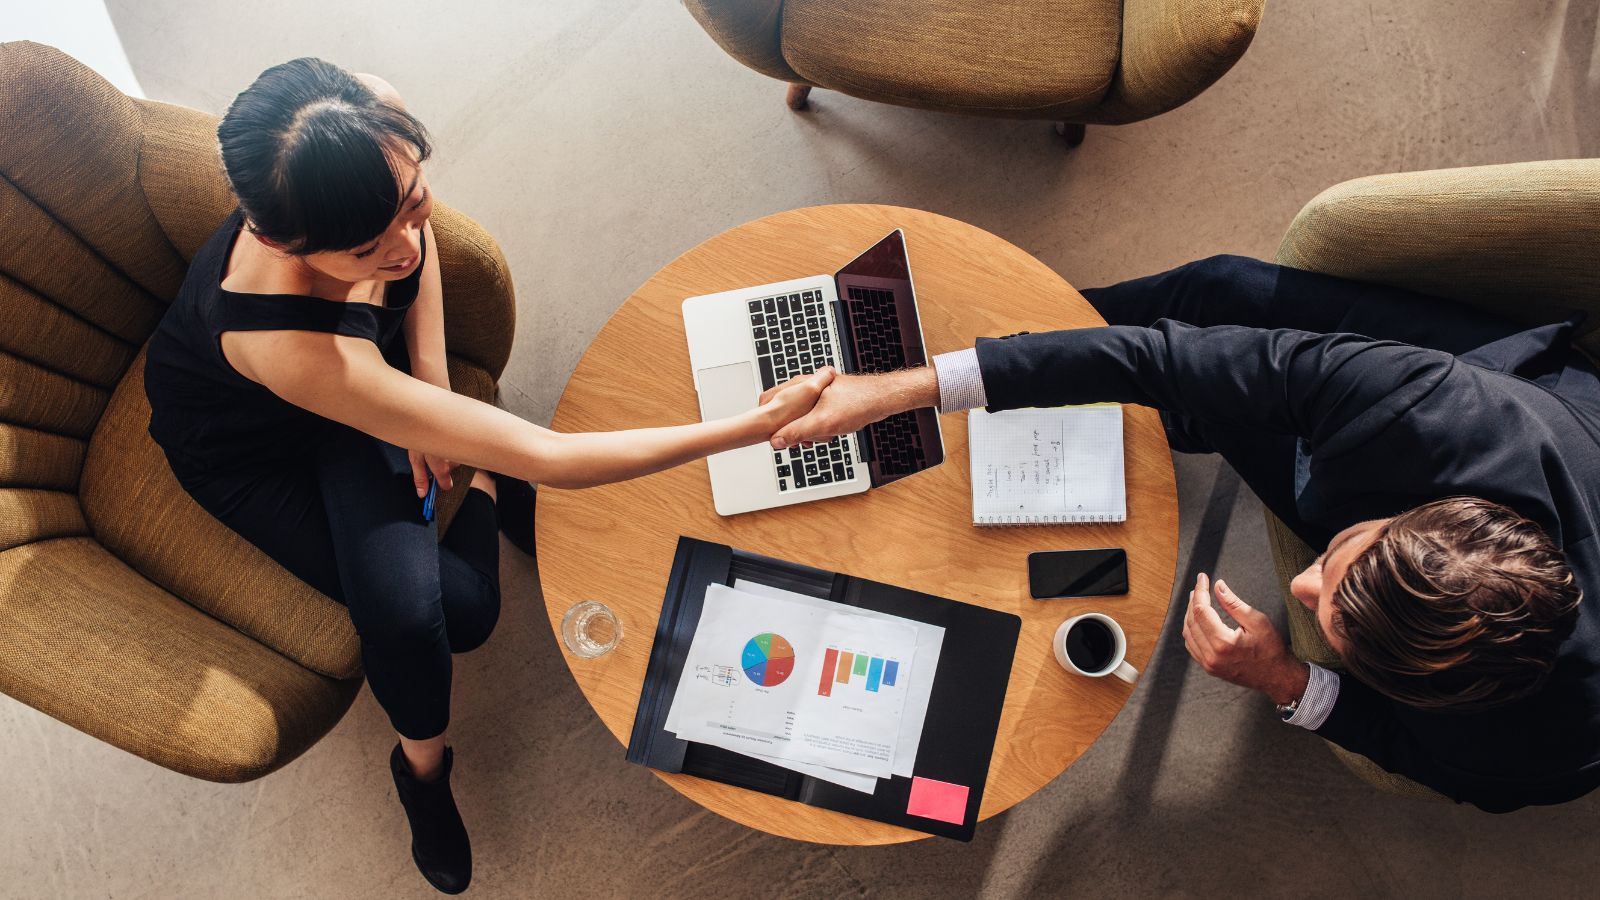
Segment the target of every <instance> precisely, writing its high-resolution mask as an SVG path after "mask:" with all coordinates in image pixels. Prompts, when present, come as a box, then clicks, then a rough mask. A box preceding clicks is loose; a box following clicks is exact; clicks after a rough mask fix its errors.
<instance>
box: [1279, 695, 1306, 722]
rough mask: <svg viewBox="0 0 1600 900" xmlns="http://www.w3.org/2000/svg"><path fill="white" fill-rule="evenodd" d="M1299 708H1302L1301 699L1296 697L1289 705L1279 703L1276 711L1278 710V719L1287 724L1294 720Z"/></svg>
mask: <svg viewBox="0 0 1600 900" xmlns="http://www.w3.org/2000/svg"><path fill="white" fill-rule="evenodd" d="M1299 708H1300V698H1298V697H1296V698H1295V699H1293V700H1290V701H1289V702H1288V703H1279V704H1278V705H1277V706H1276V709H1277V710H1278V718H1280V719H1282V720H1283V721H1285V722H1287V721H1289V720H1290V719H1292V718H1294V713H1295V710H1297V709H1299Z"/></svg>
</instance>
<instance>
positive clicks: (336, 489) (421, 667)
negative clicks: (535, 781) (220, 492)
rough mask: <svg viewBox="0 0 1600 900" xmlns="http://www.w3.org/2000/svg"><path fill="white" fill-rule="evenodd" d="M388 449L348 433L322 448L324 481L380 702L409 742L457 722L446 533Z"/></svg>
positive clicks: (348, 601)
mask: <svg viewBox="0 0 1600 900" xmlns="http://www.w3.org/2000/svg"><path fill="white" fill-rule="evenodd" d="M387 447H388V445H386V444H384V443H383V442H381V441H378V440H376V439H374V438H372V437H369V436H367V435H365V434H362V433H360V432H358V431H354V430H352V429H340V430H339V432H338V434H337V435H336V436H335V437H334V438H333V439H331V440H329V441H326V442H324V443H323V444H322V445H321V446H320V447H319V448H318V449H317V451H316V460H315V462H316V469H317V475H318V485H319V487H320V488H321V492H322V500H323V503H324V505H325V507H326V510H327V518H328V527H329V531H330V532H331V534H332V536H333V546H334V555H335V558H336V559H335V561H336V563H337V565H338V569H339V582H340V585H341V588H342V590H343V594H344V600H345V605H346V606H347V607H348V608H349V610H350V619H351V621H352V622H354V623H355V626H356V633H357V634H358V635H360V638H361V655H362V660H363V662H364V663H365V664H366V670H367V681H368V683H369V684H370V685H371V687H372V693H373V696H375V697H376V698H377V699H378V702H379V704H381V705H382V706H383V708H384V711H385V712H387V713H388V714H389V720H390V722H391V723H392V724H393V725H394V728H395V730H396V731H397V732H399V733H400V736H401V737H402V738H403V739H405V740H407V741H412V742H420V741H428V740H430V739H433V738H437V737H439V736H440V735H442V734H443V733H444V730H445V726H446V725H447V724H448V723H449V720H450V670H451V667H450V641H449V636H448V634H447V632H446V628H445V617H444V604H443V596H442V591H441V586H440V573H439V554H438V549H437V547H438V544H437V540H436V539H435V534H436V529H435V526H434V523H432V522H426V521H423V518H422V504H421V501H419V500H418V499H417V495H416V493H415V490H414V489H413V488H412V486H411V479H410V476H409V466H408V465H406V466H405V467H404V468H399V467H397V466H395V465H394V460H393V456H394V454H393V453H391V452H387V451H386V448H387ZM400 457H401V459H402V462H403V460H404V454H403V453H401V454H400ZM397 468H399V471H397ZM408 756H409V754H408ZM434 762H435V763H437V760H434Z"/></svg>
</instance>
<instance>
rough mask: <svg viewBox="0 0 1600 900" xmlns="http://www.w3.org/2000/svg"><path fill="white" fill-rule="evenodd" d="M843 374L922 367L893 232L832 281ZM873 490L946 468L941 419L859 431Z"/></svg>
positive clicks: (911, 419) (917, 416) (923, 414)
mask: <svg viewBox="0 0 1600 900" xmlns="http://www.w3.org/2000/svg"><path fill="white" fill-rule="evenodd" d="M833 278H834V283H835V286H836V287H837V288H838V289H839V301H838V302H839V310H840V315H839V320H840V322H841V323H842V326H843V327H842V328H841V329H840V331H841V334H840V335H839V337H840V344H841V347H842V349H843V351H844V354H845V357H846V362H845V371H847V372H868V373H870V372H894V371H898V370H900V369H904V368H907V367H908V366H923V365H927V364H928V354H927V351H926V350H925V349H924V348H923V345H922V323H921V321H920V320H919V318H918V315H917V300H916V296H915V295H914V294H913V293H912V289H911V264H910V261H909V260H908V258H907V256H906V240H905V234H904V232H902V231H900V230H899V229H895V230H894V231H893V232H892V233H890V234H889V236H888V237H886V238H884V239H883V240H881V241H879V242H878V243H876V244H874V245H873V246H872V248H871V249H869V250H868V251H867V252H865V253H863V254H861V255H860V256H858V257H856V258H855V259H854V260H852V261H851V262H850V264H849V265H847V266H845V267H844V268H842V269H840V270H839V271H838V273H837V274H835V275H834V276H833ZM861 436H862V438H863V440H862V452H863V453H864V454H865V456H866V459H867V463H868V471H869V473H870V475H871V478H872V485H873V486H874V487H880V486H882V485H884V484H888V483H889V482H891V481H897V480H899V479H901V478H904V477H906V476H907V475H913V474H915V473H917V472H921V471H923V470H924V469H927V468H929V467H931V466H936V465H938V464H939V463H941V462H943V461H944V442H943V440H942V439H941V437H940V434H939V414H938V411H937V410H934V409H918V410H911V411H909V412H904V413H899V414H896V415H893V416H890V417H889V418H887V419H885V420H883V421H882V422H876V423H873V424H871V425H868V426H867V427H866V428H864V429H862V433H861Z"/></svg>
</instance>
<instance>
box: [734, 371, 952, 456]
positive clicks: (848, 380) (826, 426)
mask: <svg viewBox="0 0 1600 900" xmlns="http://www.w3.org/2000/svg"><path fill="white" fill-rule="evenodd" d="M781 387H782V386H781V385H780V386H779V387H776V388H772V389H770V390H768V391H766V392H765V393H763V394H762V395H761V402H762V403H763V404H765V403H766V402H767V401H769V400H771V399H772V397H773V396H774V395H775V394H777V392H778V391H779V390H780V389H781ZM938 404H939V382H938V379H937V378H936V377H935V375H934V371H933V369H931V368H923V369H906V370H904V371H901V372H890V373H889V374H887V375H836V376H834V378H833V381H832V383H830V384H829V385H828V386H827V388H826V389H825V390H823V392H822V399H820V400H818V401H817V405H816V406H815V407H813V408H812V410H811V412H809V413H807V414H806V415H804V416H801V417H800V418H799V419H796V420H795V421H793V422H790V423H789V424H788V425H785V426H784V427H782V428H780V429H778V432H777V433H776V434H774V435H773V436H772V446H773V447H774V448H776V449H779V450H782V449H783V448H785V447H792V446H794V445H795V444H800V443H807V442H820V441H826V440H828V439H829V438H832V437H835V436H837V435H841V434H849V433H850V432H852V431H860V430H861V429H862V428H865V427H866V426H868V425H870V424H872V423H873V422H876V421H878V420H880V419H885V418H888V417H889V416H892V415H894V414H895V413H897V412H903V411H905V410H908V409H918V408H920V407H924V406H937V405H938Z"/></svg>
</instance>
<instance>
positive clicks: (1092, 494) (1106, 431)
mask: <svg viewBox="0 0 1600 900" xmlns="http://www.w3.org/2000/svg"><path fill="white" fill-rule="evenodd" d="M967 435H968V444H969V447H970V450H971V457H972V524H974V525H1038V524H1060V523H1069V522H1125V521H1127V520H1128V489H1127V483H1126V481H1125V480H1124V478H1123V468H1122V407H1121V406H1119V405H1117V404H1115V403H1105V404H1095V405H1093V406H1063V407H1057V408H1054V409H1017V410H1009V411H1007V412H999V413H988V412H984V411H983V410H981V409H975V410H972V412H970V413H969V414H968V417H967Z"/></svg>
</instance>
